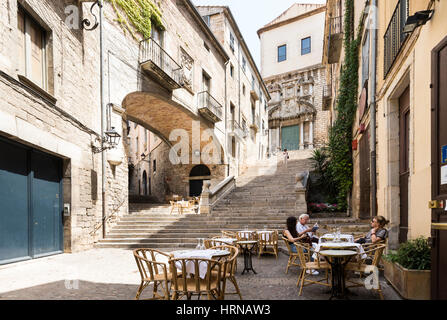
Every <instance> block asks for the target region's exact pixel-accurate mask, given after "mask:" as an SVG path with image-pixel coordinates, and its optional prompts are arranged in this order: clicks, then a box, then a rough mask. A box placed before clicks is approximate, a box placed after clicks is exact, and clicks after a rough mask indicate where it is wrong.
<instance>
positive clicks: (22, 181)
mask: <svg viewBox="0 0 447 320" xmlns="http://www.w3.org/2000/svg"><path fill="white" fill-rule="evenodd" d="M61 177H62V161H61V160H60V159H58V158H56V157H53V156H50V155H47V154H45V153H42V152H38V151H35V150H32V149H31V148H28V147H25V146H22V145H19V144H17V143H14V142H10V141H9V140H6V139H1V138H0V203H1V206H0V264H6V263H11V262H15V261H19V260H26V259H30V258H38V257H41V256H44V255H49V254H54V253H59V252H62V244H63V233H62V231H63V226H62V205H61V200H62V199H61V195H62V183H61V180H62V179H61Z"/></svg>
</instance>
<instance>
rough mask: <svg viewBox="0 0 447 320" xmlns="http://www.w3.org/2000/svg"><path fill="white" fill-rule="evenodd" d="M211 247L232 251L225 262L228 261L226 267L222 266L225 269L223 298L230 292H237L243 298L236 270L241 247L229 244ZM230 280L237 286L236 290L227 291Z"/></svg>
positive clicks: (222, 276)
mask: <svg viewBox="0 0 447 320" xmlns="http://www.w3.org/2000/svg"><path fill="white" fill-rule="evenodd" d="M211 249H219V250H228V251H230V256H229V257H228V258H227V259H226V261H225V262H224V263H227V266H226V267H225V268H222V271H223V270H224V269H225V272H223V273H222V275H221V279H222V294H223V296H222V299H224V297H225V295H229V294H237V295H239V298H240V299H241V300H242V295H241V291H240V290H239V286H238V284H237V281H236V277H235V272H236V266H237V255H238V253H239V249H238V248H237V247H235V246H229V245H219V246H215V247H212V248H211ZM226 280H230V281H231V283H232V284H233V286H234V288H235V290H236V291H235V292H226V287H227V286H226V284H227V281H226Z"/></svg>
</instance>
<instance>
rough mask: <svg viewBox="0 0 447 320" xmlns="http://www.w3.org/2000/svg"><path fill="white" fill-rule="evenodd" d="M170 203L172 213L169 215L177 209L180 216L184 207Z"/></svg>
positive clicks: (173, 202) (176, 203)
mask: <svg viewBox="0 0 447 320" xmlns="http://www.w3.org/2000/svg"><path fill="white" fill-rule="evenodd" d="M169 203H170V204H171V212H170V213H169V214H172V212H173V211H174V209H177V212H178V213H179V214H180V213H181V212H182V206H181V204H180V203H178V202H175V201H169Z"/></svg>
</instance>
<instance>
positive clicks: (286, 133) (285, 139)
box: [281, 125, 300, 150]
mask: <svg viewBox="0 0 447 320" xmlns="http://www.w3.org/2000/svg"><path fill="white" fill-rule="evenodd" d="M299 146H300V126H299V125H295V126H288V127H282V128H281V148H282V150H284V149H287V150H298V149H299Z"/></svg>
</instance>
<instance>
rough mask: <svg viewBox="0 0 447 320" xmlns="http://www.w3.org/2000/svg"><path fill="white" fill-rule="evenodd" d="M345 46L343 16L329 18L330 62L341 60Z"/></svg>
mask: <svg viewBox="0 0 447 320" xmlns="http://www.w3.org/2000/svg"><path fill="white" fill-rule="evenodd" d="M342 46H343V17H341V16H340V17H334V18H329V35H328V62H329V63H337V62H339V61H340V55H341V49H342Z"/></svg>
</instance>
